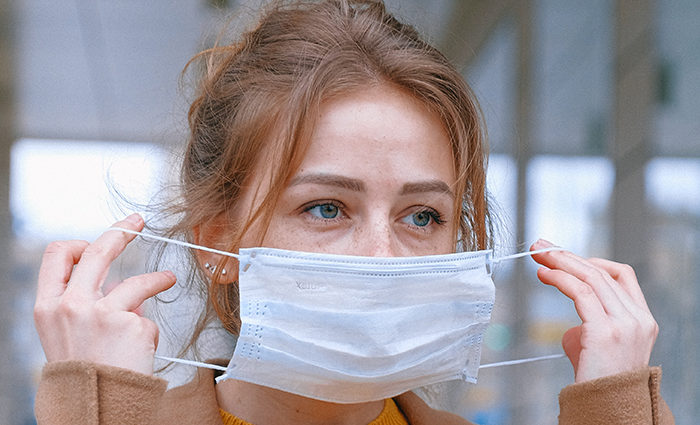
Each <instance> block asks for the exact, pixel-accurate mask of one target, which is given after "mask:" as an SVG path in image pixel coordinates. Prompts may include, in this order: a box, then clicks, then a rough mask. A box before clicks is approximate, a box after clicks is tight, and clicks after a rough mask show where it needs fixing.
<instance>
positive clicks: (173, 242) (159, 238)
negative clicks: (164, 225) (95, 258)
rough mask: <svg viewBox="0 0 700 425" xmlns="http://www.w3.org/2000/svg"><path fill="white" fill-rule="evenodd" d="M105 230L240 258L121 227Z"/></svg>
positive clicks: (231, 254)
mask: <svg viewBox="0 0 700 425" xmlns="http://www.w3.org/2000/svg"><path fill="white" fill-rule="evenodd" d="M107 230H118V231H120V232H124V233H131V234H132V235H139V236H141V237H142V238H150V239H155V240H157V241H161V242H168V243H172V244H175V245H180V246H184V247H187V248H192V249H198V250H200V251H207V252H213V253H214V254H219V255H225V256H227V257H233V258H240V255H238V254H234V253H232V252H226V251H221V250H218V249H214V248H207V247H206V246H201V245H195V244H193V243H189V242H185V241H178V240H176V239H168V238H164V237H162V236H156V235H152V234H149V233H141V232H137V231H136V230H129V229H124V228H122V227H110V228H109V229H107Z"/></svg>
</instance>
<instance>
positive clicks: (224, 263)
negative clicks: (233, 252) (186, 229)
mask: <svg viewBox="0 0 700 425" xmlns="http://www.w3.org/2000/svg"><path fill="white" fill-rule="evenodd" d="M226 234H228V232H227V226H225V225H224V224H223V221H222V220H220V219H215V220H212V221H210V222H209V223H206V224H200V225H197V226H195V227H194V228H193V229H192V236H193V238H194V243H195V244H196V245H201V246H205V247H207V248H214V249H220V250H225V249H227V247H226V246H224V243H223V241H224V240H225V235H226ZM195 255H196V258H197V263H198V264H199V267H200V268H201V269H202V270H203V271H204V273H205V274H206V275H207V276H209V277H214V278H215V279H216V282H218V283H223V284H228V283H233V282H235V281H236V279H238V262H237V261H236V260H235V259H234V258H231V257H226V256H222V255H218V254H214V253H212V252H207V251H201V250H196V251H195Z"/></svg>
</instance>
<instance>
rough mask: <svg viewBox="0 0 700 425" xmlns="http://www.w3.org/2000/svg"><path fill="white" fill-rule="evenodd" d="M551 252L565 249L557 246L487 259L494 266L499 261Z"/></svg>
mask: <svg viewBox="0 0 700 425" xmlns="http://www.w3.org/2000/svg"><path fill="white" fill-rule="evenodd" d="M551 251H566V249H564V248H562V247H559V246H551V247H549V248H542V249H536V250H534V251H525V252H519V253H517V254H512V255H504V256H503V257H496V258H493V257H489V259H490V260H491V264H496V263H500V262H501V261H508V260H514V259H516V258H521V257H528V256H530V255H535V254H542V253H543V252H551Z"/></svg>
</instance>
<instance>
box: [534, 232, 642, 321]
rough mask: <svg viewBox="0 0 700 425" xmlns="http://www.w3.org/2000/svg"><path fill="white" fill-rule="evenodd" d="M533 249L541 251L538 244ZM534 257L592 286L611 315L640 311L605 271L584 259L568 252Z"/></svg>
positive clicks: (547, 265) (619, 315) (543, 263)
mask: <svg viewBox="0 0 700 425" xmlns="http://www.w3.org/2000/svg"><path fill="white" fill-rule="evenodd" d="M543 242H545V244H546V243H547V242H546V241H543ZM533 248H537V249H539V247H538V244H535V245H533ZM533 257H537V258H535V261H537V262H538V263H540V264H542V265H544V266H546V267H548V268H550V269H556V270H562V271H565V272H567V273H570V274H572V275H573V276H574V277H576V278H577V279H579V280H580V281H582V282H585V283H586V284H588V285H590V286H591V288H593V290H594V292H595V293H596V295H597V296H598V298H599V299H600V302H601V304H602V305H603V307H604V309H605V311H606V312H608V313H609V314H612V315H615V316H617V317H622V316H624V315H627V314H628V313H629V312H632V313H633V314H636V313H637V312H638V311H639V307H638V306H637V304H636V303H635V302H634V300H633V299H632V298H631V297H630V296H629V294H628V293H627V292H625V290H624V289H622V288H621V287H620V285H619V284H618V283H617V282H616V281H615V280H614V279H613V278H612V277H611V276H610V274H609V273H608V272H607V271H606V270H605V269H603V268H600V267H597V266H596V265H594V264H592V263H591V262H589V261H588V260H586V259H584V258H583V257H580V256H578V255H576V254H573V253H571V252H568V251H552V252H546V253H542V254H536V255H534V256H533Z"/></svg>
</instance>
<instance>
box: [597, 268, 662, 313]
mask: <svg viewBox="0 0 700 425" xmlns="http://www.w3.org/2000/svg"><path fill="white" fill-rule="evenodd" d="M588 261H590V262H591V263H592V264H594V265H595V266H597V267H600V268H601V269H603V270H605V271H606V272H607V273H608V274H609V275H610V277H611V278H613V279H614V280H615V281H616V282H617V283H619V284H620V286H621V287H622V289H623V290H624V291H625V292H626V293H627V295H629V296H630V298H632V300H633V301H634V303H635V304H636V305H637V306H639V307H640V308H642V309H643V310H644V311H646V312H648V313H651V312H650V311H649V306H648V304H647V301H646V298H644V293H643V292H642V288H641V287H640V286H639V282H638V281H637V276H636V275H635V273H634V269H633V268H632V267H630V266H628V265H626V264H621V263H616V262H614V261H609V260H603V259H601V258H589V259H588Z"/></svg>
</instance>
